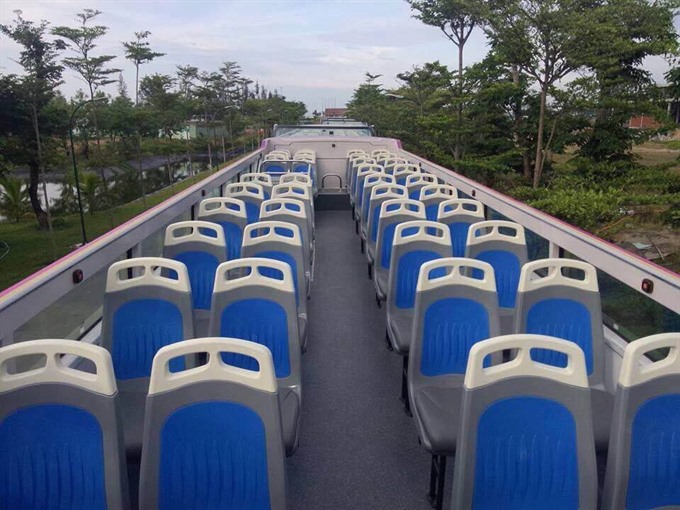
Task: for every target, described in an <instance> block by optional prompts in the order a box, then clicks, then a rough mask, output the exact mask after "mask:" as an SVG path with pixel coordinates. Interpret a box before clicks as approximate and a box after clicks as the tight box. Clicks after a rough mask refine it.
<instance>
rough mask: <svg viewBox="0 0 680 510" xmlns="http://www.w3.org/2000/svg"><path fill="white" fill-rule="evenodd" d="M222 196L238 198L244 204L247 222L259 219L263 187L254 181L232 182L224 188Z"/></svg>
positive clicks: (262, 200)
mask: <svg viewBox="0 0 680 510" xmlns="http://www.w3.org/2000/svg"><path fill="white" fill-rule="evenodd" d="M223 194H224V196H225V197H231V198H238V199H240V200H243V202H244V203H245V204H246V216H247V217H248V223H255V222H256V221H259V220H260V205H262V202H264V188H263V187H262V185H261V184H258V183H256V182H232V183H231V184H227V185H226V186H225V188H224V193H223Z"/></svg>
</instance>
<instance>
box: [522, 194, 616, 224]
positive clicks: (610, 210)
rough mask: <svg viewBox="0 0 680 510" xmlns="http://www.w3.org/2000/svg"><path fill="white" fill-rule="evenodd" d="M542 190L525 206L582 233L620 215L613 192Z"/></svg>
mask: <svg viewBox="0 0 680 510" xmlns="http://www.w3.org/2000/svg"><path fill="white" fill-rule="evenodd" d="M545 191H546V192H545V193H544V194H543V196H541V197H537V198H533V199H529V200H527V203H528V204H529V205H531V206H533V207H536V208H537V209H540V210H542V211H545V212H546V213H548V214H551V215H553V216H555V217H556V218H560V219H562V220H564V221H566V222H568V223H571V224H572V225H575V226H577V227H581V228H583V229H585V230H591V231H592V230H595V229H597V228H598V227H600V226H603V225H605V224H607V223H609V222H611V221H614V220H615V219H617V218H619V217H621V216H623V214H624V213H623V212H622V211H621V209H620V202H621V199H620V197H619V196H618V195H617V194H616V193H614V192H605V191H602V190H598V191H596V190H592V189H574V188H572V189H555V190H545Z"/></svg>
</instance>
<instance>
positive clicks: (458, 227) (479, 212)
mask: <svg viewBox="0 0 680 510" xmlns="http://www.w3.org/2000/svg"><path fill="white" fill-rule="evenodd" d="M437 221H438V222H439V223H444V224H445V225H448V227H449V231H450V232H451V243H452V244H453V256H454V257H465V245H466V243H467V235H468V230H470V225H472V224H473V223H479V222H480V221H484V205H483V204H482V203H481V202H478V201H477V200H469V199H466V198H452V199H449V200H444V201H443V202H440V204H439V209H438V210H437Z"/></svg>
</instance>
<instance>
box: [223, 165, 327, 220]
mask: <svg viewBox="0 0 680 510" xmlns="http://www.w3.org/2000/svg"><path fill="white" fill-rule="evenodd" d="M242 179H243V180H242V181H241V182H234V183H231V184H228V185H227V186H225V188H224V192H223V195H224V197H229V198H235V199H239V200H241V201H243V203H244V204H245V213H246V218H247V220H248V223H254V222H255V221H258V219H259V214H260V206H261V205H262V202H263V201H265V200H269V199H270V198H286V197H288V198H297V199H298V200H302V201H303V202H305V204H306V205H305V207H306V208H307V212H308V215H309V216H310V217H311V218H312V219H313V218H314V194H313V189H312V185H311V178H310V177H309V176H307V175H303V174H287V175H284V176H282V177H281V179H280V180H279V183H278V184H276V185H274V184H273V183H272V181H271V176H270V175H267V174H259V173H256V174H244V175H243V176H242Z"/></svg>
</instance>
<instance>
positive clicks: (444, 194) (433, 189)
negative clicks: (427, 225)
mask: <svg viewBox="0 0 680 510" xmlns="http://www.w3.org/2000/svg"><path fill="white" fill-rule="evenodd" d="M452 198H458V190H457V189H456V188H454V187H453V186H450V185H448V184H430V185H428V186H423V187H422V188H420V196H419V197H418V200H420V201H421V202H422V203H423V204H424V205H425V215H426V216H427V219H428V220H430V221H437V213H438V212H439V204H441V203H442V202H444V201H445V200H451V199H452Z"/></svg>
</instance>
